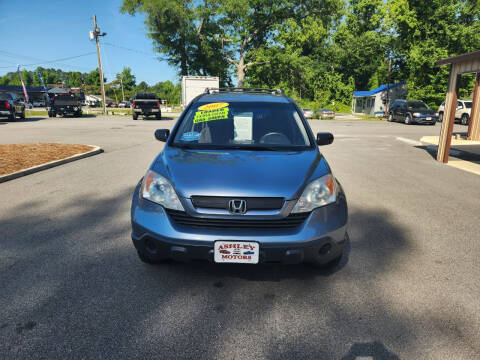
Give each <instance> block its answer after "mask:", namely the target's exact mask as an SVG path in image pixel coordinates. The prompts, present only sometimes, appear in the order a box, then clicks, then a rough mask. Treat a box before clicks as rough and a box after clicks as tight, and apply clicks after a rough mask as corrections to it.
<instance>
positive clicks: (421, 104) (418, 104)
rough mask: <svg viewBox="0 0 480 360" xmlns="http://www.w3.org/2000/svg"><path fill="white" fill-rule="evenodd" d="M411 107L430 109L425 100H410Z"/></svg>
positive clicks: (409, 105) (409, 106)
mask: <svg viewBox="0 0 480 360" xmlns="http://www.w3.org/2000/svg"><path fill="white" fill-rule="evenodd" d="M407 103H408V108H409V109H430V108H429V107H428V105H427V104H425V103H424V102H423V101H408V102H407Z"/></svg>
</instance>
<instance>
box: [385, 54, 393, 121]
mask: <svg viewBox="0 0 480 360" xmlns="http://www.w3.org/2000/svg"><path fill="white" fill-rule="evenodd" d="M391 72H392V59H390V58H389V59H388V74H387V102H386V104H385V116H388V110H389V109H388V108H389V106H390V73H391Z"/></svg>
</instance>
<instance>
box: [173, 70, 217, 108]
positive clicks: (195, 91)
mask: <svg viewBox="0 0 480 360" xmlns="http://www.w3.org/2000/svg"><path fill="white" fill-rule="evenodd" d="M218 87H220V80H219V78H218V77H217V76H182V106H183V107H185V106H187V105H188V104H189V103H190V101H192V100H193V99H194V98H195V97H197V96H198V95H200V94H203V93H204V92H205V89H206V88H218Z"/></svg>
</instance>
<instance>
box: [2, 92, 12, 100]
mask: <svg viewBox="0 0 480 360" xmlns="http://www.w3.org/2000/svg"><path fill="white" fill-rule="evenodd" d="M0 100H12V96H11V95H10V94H7V93H2V92H0Z"/></svg>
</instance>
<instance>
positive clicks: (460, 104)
mask: <svg viewBox="0 0 480 360" xmlns="http://www.w3.org/2000/svg"><path fill="white" fill-rule="evenodd" d="M462 112H463V102H461V101H457V108H456V109H455V119H460V118H461V117H462Z"/></svg>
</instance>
